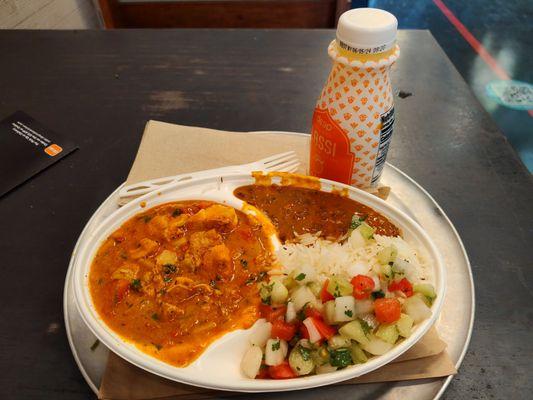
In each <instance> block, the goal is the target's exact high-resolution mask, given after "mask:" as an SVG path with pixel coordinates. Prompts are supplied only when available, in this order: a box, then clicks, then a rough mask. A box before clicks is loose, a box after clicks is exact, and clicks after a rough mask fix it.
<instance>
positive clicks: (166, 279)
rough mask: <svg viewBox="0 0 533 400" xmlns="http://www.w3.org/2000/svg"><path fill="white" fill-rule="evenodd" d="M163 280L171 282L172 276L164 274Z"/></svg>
mask: <svg viewBox="0 0 533 400" xmlns="http://www.w3.org/2000/svg"><path fill="white" fill-rule="evenodd" d="M163 281H165V283H169V282H172V278H171V277H170V276H165V277H164V278H163Z"/></svg>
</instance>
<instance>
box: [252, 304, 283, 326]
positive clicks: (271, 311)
mask: <svg viewBox="0 0 533 400" xmlns="http://www.w3.org/2000/svg"><path fill="white" fill-rule="evenodd" d="M259 312H260V313H261V317H263V318H265V319H266V320H267V321H268V322H272V321H275V320H277V319H282V318H285V313H286V312H287V307H286V306H281V307H272V306H269V305H268V304H263V303H261V304H260V305H259Z"/></svg>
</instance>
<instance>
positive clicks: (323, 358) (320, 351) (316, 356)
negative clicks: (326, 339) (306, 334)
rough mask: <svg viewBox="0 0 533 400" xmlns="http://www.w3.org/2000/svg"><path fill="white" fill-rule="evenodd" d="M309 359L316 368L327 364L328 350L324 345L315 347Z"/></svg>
mask: <svg viewBox="0 0 533 400" xmlns="http://www.w3.org/2000/svg"><path fill="white" fill-rule="evenodd" d="M311 358H312V359H313V362H314V363H315V365H316V366H317V367H318V366H320V365H324V364H327V363H328V362H329V352H328V349H327V348H326V346H324V345H322V346H315V349H314V350H312V351H311Z"/></svg>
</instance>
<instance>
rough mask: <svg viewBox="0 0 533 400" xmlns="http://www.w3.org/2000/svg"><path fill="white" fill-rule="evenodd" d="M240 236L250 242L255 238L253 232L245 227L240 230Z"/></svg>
mask: <svg viewBox="0 0 533 400" xmlns="http://www.w3.org/2000/svg"><path fill="white" fill-rule="evenodd" d="M239 234H240V235H241V236H242V238H243V239H245V240H250V239H252V238H253V237H254V234H253V233H252V230H251V229H250V228H249V227H243V228H241V229H240V230H239Z"/></svg>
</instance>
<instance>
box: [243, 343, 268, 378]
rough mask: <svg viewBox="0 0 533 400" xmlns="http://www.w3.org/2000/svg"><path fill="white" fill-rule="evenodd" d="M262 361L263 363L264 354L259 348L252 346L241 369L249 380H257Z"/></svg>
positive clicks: (244, 358) (245, 355) (245, 354)
mask: <svg viewBox="0 0 533 400" xmlns="http://www.w3.org/2000/svg"><path fill="white" fill-rule="evenodd" d="M261 361H263V352H262V351H261V349H260V348H259V347H257V346H252V347H250V348H249V349H248V351H247V352H246V353H244V357H243V358H242V361H241V369H242V372H243V373H244V375H246V376H247V377H248V378H252V379H253V378H255V377H256V376H257V374H258V373H259V369H260V368H261Z"/></svg>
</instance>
